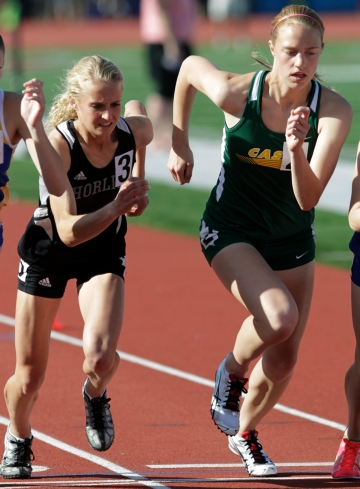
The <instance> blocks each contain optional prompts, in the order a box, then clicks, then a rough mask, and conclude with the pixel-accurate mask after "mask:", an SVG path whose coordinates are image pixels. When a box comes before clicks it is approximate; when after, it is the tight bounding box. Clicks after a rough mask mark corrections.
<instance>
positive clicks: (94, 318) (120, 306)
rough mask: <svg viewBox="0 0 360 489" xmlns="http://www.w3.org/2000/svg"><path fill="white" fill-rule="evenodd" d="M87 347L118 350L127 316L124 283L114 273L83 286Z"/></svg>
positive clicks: (81, 308)
mask: <svg viewBox="0 0 360 489" xmlns="http://www.w3.org/2000/svg"><path fill="white" fill-rule="evenodd" d="M78 290H79V292H78V295H79V305H80V310H81V314H82V316H83V319H84V323H85V325H84V347H85V348H86V347H89V348H97V347H96V345H99V347H100V348H101V349H105V350H107V349H108V348H112V349H116V345H117V341H118V339H119V335H120V330H121V326H122V320H123V313H124V281H123V279H122V278H121V277H120V276H118V275H115V274H112V273H105V274H102V275H96V276H95V277H92V278H91V279H90V280H88V281H87V282H85V283H83V284H82V285H81V286H79V289H78Z"/></svg>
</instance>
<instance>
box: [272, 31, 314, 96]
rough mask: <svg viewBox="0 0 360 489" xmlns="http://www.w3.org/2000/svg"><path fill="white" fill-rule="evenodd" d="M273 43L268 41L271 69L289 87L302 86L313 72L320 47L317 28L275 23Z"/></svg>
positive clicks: (309, 79)
mask: <svg viewBox="0 0 360 489" xmlns="http://www.w3.org/2000/svg"><path fill="white" fill-rule="evenodd" d="M278 29H279V32H278V37H277V39H276V43H275V45H274V44H273V43H272V41H269V46H270V50H271V53H272V55H273V56H274V67H273V69H274V72H276V73H277V74H279V75H280V78H281V79H282V80H283V81H284V82H285V84H286V85H288V86H290V87H291V88H296V87H298V86H299V87H304V86H305V85H307V84H308V83H310V81H311V80H312V78H313V77H314V75H315V72H316V69H317V65H318V61H319V57H320V54H321V52H322V49H323V44H322V40H321V34H320V32H319V30H318V29H315V28H311V27H306V26H304V25H301V24H295V25H285V26H279V27H278Z"/></svg>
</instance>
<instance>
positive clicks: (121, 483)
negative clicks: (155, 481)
mask: <svg viewBox="0 0 360 489" xmlns="http://www.w3.org/2000/svg"><path fill="white" fill-rule="evenodd" d="M319 479H321V480H332V481H334V482H335V479H333V478H332V477H331V476H330V475H317V474H314V475H311V476H296V475H294V476H283V475H281V474H278V475H277V476H274V477H249V476H247V477H207V478H201V479H191V478H181V479H180V478H176V479H169V478H167V479H161V482H162V483H166V484H171V485H172V486H176V485H177V484H184V483H185V484H186V483H206V482H248V483H249V482H250V483H255V481H256V482H258V481H276V482H278V483H280V484H281V482H282V481H294V482H296V481H303V480H319ZM349 482H351V480H350V479H349ZM45 484H46V486H45ZM138 484H139V483H138V482H137V481H132V480H127V481H119V480H94V481H93V480H90V481H86V482H77V481H46V482H42V481H36V482H35V481H34V482H31V481H26V482H25V484H24V481H22V482H14V481H11V486H9V482H0V487H14V486H18V487H21V489H26V488H32V487H34V486H35V487H38V486H40V487H41V486H43V487H99V488H102V487H107V486H108V487H111V486H116V487H119V486H129V485H138ZM351 487H352V486H351Z"/></svg>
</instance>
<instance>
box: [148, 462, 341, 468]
mask: <svg viewBox="0 0 360 489" xmlns="http://www.w3.org/2000/svg"><path fill="white" fill-rule="evenodd" d="M332 465H334V462H294V463H290V462H280V463H278V462H276V467H331V466H332ZM147 467H149V468H150V469H203V468H204V469H224V468H231V467H234V468H243V467H244V464H174V465H147Z"/></svg>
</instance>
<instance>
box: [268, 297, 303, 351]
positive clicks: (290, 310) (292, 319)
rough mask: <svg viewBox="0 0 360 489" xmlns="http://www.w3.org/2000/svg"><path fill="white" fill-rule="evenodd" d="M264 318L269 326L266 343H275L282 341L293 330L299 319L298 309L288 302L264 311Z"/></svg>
mask: <svg viewBox="0 0 360 489" xmlns="http://www.w3.org/2000/svg"><path fill="white" fill-rule="evenodd" d="M265 315H266V320H267V321H268V324H269V326H270V328H268V329H269V330H270V333H269V338H268V341H267V343H269V344H273V345H276V344H278V343H282V342H283V341H285V340H286V339H287V338H289V336H290V335H291V334H292V333H293V332H294V329H295V328H296V325H297V323H298V321H299V313H298V309H297V307H296V305H295V303H294V304H291V303H288V304H285V305H284V306H282V307H276V308H272V309H270V310H268V311H265Z"/></svg>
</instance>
